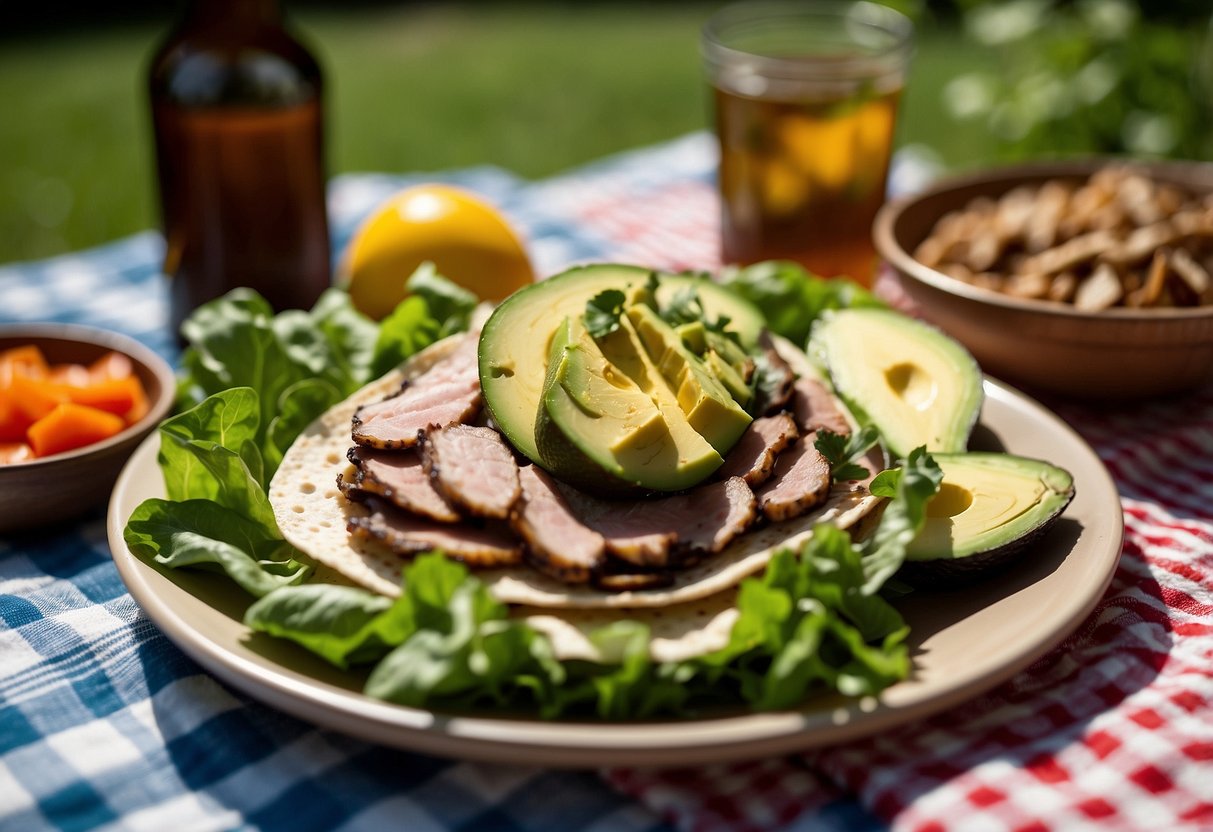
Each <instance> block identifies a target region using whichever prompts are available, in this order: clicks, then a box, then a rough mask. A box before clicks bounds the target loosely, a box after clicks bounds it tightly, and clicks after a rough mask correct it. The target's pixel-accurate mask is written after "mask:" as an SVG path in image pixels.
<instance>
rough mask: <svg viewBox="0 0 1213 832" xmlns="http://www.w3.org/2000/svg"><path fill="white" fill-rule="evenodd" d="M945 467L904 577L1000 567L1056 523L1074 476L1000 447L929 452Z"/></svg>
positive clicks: (945, 576) (954, 575)
mask: <svg viewBox="0 0 1213 832" xmlns="http://www.w3.org/2000/svg"><path fill="white" fill-rule="evenodd" d="M931 456H932V457H933V458H934V459H935V461H936V462H937V463H939V467H940V468H941V469H943V482H942V484H941V485H940V488H939V493H938V494H936V495H935V497H933V498H932V499H931V502H930V503H928V504H927V520H926V525H925V526H924V527H923V529H922V531H920V532H919V533H918V536H917V537H915V538H914V540H913V541H912V542H911V543H910V545H909V547H908V549H907V553H906V558H907V560H906V564H905V565H904V566H903V567H902V571H903V573H904V575H903V577H905V578H906V579H907V580H909V581H910V582H911V583H922V582H934V581H937V580H958V579H963V578H967V577H972V576H976V575H977V574H979V573H981V572H983V571H985V570H989V569H994V568H997V567H999V566H1002V565H1004V564H1006V563H1008V562H1010V561H1011V560H1013V558H1014V556H1015V555H1016V553H1018V552H1020V551H1021V550H1022V549H1023V548H1024V547H1025V546H1027V545H1028V544H1029V543H1031V542H1032V541H1033V540H1035V539H1036V538H1037V537H1039V536H1040V535H1042V534H1044V532H1045V531H1046V530H1047V529H1048V528H1049V527H1050V526H1051V525H1052V524H1053V522H1054V521H1056V520H1057V518H1058V517H1060V516H1061V513H1062V511H1064V510H1065V507H1066V506H1067V505H1069V503H1070V500H1071V499H1073V497H1074V478H1073V477H1072V476H1071V475H1070V474H1069V472H1068V471H1065V470H1064V469H1062V468H1058V467H1057V466H1055V465H1050V464H1049V463H1047V462H1042V461H1040V460H1037V459H1028V458H1026V457H1020V456H1012V455H1010V454H1000V453H967V454H945V453H934V454H932V455H931Z"/></svg>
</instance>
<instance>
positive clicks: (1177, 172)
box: [873, 159, 1213, 399]
mask: <svg viewBox="0 0 1213 832" xmlns="http://www.w3.org/2000/svg"><path fill="white" fill-rule="evenodd" d="M1117 161H1120V162H1123V161H1125V160H1114V159H1082V160H1068V161H1059V162H1049V163H1038V164H1030V165H1020V166H1015V167H1007V168H1000V169H996V170H992V171H986V172H983V173H977V174H973V175H969V176H962V177H957V178H953V179H948V180H946V181H944V182H941V183H940V184H938V185H936V186H934V187H932V188H931V189H929V190H927V191H925V192H923V193H920V194H917V195H915V196H912V197H909V198H906V199H901V200H897V201H894V202H891V203H889V204H888V205H886V206H885V207H884V208H883V209H882V210H881V212H880V214H879V215H878V216H877V217H876V223H875V226H874V227H873V236H874V237H875V241H876V249H877V251H879V253H880V255H881V257H883V258H884V260H885V262H886V263H887V264H888V265H889V266H890V267H891V268H892V270H893V272H894V273H895V274H896V276H897V277H898V278H899V279H900V284H901V289H902V291H903V292H904V293H905V294H906V295H907V296H908V297H909V299H910V300H911V301H912V302H913V304H914V305H915V306H916V307H917V311H918V312H919V313H920V314H921V315H922V316H923V317H924V318H926V319H927V320H929V321H931V322H932V323H934V324H936V325H937V326H939V327H940V328H941V329H943V330H944V331H945V332H947V333H949V334H950V335H952V336H953V337H954V338H956V339H957V340H958V341H960V342H961V343H962V344H964V345H965V346H966V347H967V348H968V349H969V351H970V352H971V353H973V356H974V357H975V358H976V359H977V361H978V363H979V364H981V366H982V369H983V370H985V371H986V372H987V373H989V374H990V375H993V376H997V377H998V378H1001V379H1004V380H1006V381H1010V382H1013V383H1016V384H1020V385H1022V386H1025V387H1031V388H1035V389H1038V390H1042V391H1048V392H1053V393H1061V394H1063V395H1066V396H1072V397H1076V398H1090V399H1097V398H1102V399H1129V398H1142V397H1147V396H1159V395H1165V394H1169V393H1177V392H1180V391H1183V390H1190V389H1192V388H1195V387H1199V386H1202V385H1204V384H1206V383H1208V382H1209V381H1210V380H1213V306H1203V307H1189V308H1173V309H1119V308H1118V309H1108V310H1104V311H1102V312H1083V311H1079V310H1077V309H1075V308H1074V307H1073V306H1071V305H1069V304H1063V303H1053V302H1049V301H1041V300H1030V299H1021V298H1015V297H1011V296H1009V295H1004V294H1001V293H999V292H995V291H993V290H990V289H984V288H980V287H977V286H972V285H970V284H968V283H965V282H964V281H961V280H957V279H956V278H953V277H949V276H948V275H946V274H943V273H942V272H939V271H936V270H935V269H932V268H929V267H927V266H924V265H923V264H922V263H919V262H918V261H917V260H915V259H914V257H913V255H912V254H911V252H913V251H914V250H915V249H916V248H917V247H918V244H919V243H921V242H922V241H923V240H924V239H925V238H926V237H927V235H928V234H930V233H931V229H932V228H933V227H934V225H935V223H936V221H937V220H939V219H940V218H941V217H943V216H944V215H945V214H947V213H948V212H949V211H953V210H957V209H962V208H964V207H965V206H966V205H968V204H969V202H970V201H971V200H973V199H974V198H976V197H979V196H987V197H991V198H997V197H999V196H1001V195H1002V194H1004V193H1006V192H1007V191H1010V190H1011V189H1013V188H1015V187H1017V186H1019V185H1034V184H1040V183H1042V182H1044V181H1045V180H1048V179H1056V178H1063V179H1072V180H1077V179H1086V178H1087V177H1089V176H1090V175H1091V174H1092V173H1094V172H1095V171H1097V170H1099V169H1100V168H1101V167H1104V166H1105V165H1107V164H1109V163H1112V162H1117ZM1133 165H1134V166H1135V167H1138V168H1141V169H1143V170H1144V171H1145V172H1146V173H1147V174H1148V175H1149V176H1151V177H1152V178H1154V179H1155V180H1156V181H1160V182H1168V183H1171V184H1174V185H1178V186H1180V187H1181V188H1183V189H1184V190H1185V191H1187V192H1190V193H1195V194H1202V193H1205V192H1208V191H1210V190H1213V165H1204V164H1199V163H1193V162H1136V161H1134V162H1133Z"/></svg>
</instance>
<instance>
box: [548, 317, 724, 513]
mask: <svg viewBox="0 0 1213 832" xmlns="http://www.w3.org/2000/svg"><path fill="white" fill-rule="evenodd" d="M621 324H622V325H621V327H620V328H619V329H618V330H617V331H615V332H613V333H611V335H609V336H607V337H606V338H604V339H602V343H601V345H600V344H599V342H596V341H595V340H594V338H593V337H591V336H590V334H589V332H588V331H587V330H586V328H585V323H584V319H583V318H582V317H581V316H580V315H578V316H569V317H567V318H565V319H564V321H563V322H562V323H561V325H560V327H559V328H558V329H557V331H556V335H555V337H554V338H553V340H552V347H551V350H550V354H549V361H548V368H549V369H548V373H547V377H546V380H545V383H544V390H543V413H542V414H541V415H540V416H539V418H538V421H537V426H538V431H537V434H538V445H539V453H540V457H541V458H542V464H543V466H544V467H545V468H547V469H548V470H549V471H551V472H552V473H553V474H555V475H556V476H558V477H560V478H562V479H564V480H566V481H569V482H573V483H575V484H578V485H581V486H582V487H586V488H590V489H592V490H595V491H604V490H605V491H617V490H620V489H621V488H623V487H627V486H633V487H637V488H641V489H647V490H652V491H681V490H682V489H684V488H690V487H691V486H692V485H694V484H696V483H698V482H700V481H702V480H704V479H706V478H707V477H708V476H709V475H710V474H711V473H712V472H713V471H715V470H716V469H717V468H718V467H719V466H720V465H721V463H722V462H723V461H724V459H723V457H722V456H721V455H720V454H719V453H717V452H716V450H715V449H713V447H712V446H711V445H710V444H708V442H707V440H705V439H704V438H703V437H702V436H700V434H699V433H698V432H696V430H695V429H694V428H693V427H692V426H691V423H690V422H689V421H688V420H687V417H686V416H685V414H684V413H683V412H682V410H681V409H680V408H679V407H678V403H677V401H676V400H675V399H674V397H673V394H672V393H671V392H670V390H669V389H668V388H667V387H666V385H665V383H664V382H663V380H662V379H661V378H660V377H658V375H657V370H656V368H655V367H653V366H652V364H651V363H649V362H648V360H647V356H646V355H645V354H644V348H643V347H642V346H641V345H640V341H639V338H638V337H637V335H636V332H635V330H634V329H633V328H632V327H631V326H630V323H629V322H628V321H626V320H624V321H621ZM604 473H605V475H606V476H607V478H608V479H607V480H605V481H604V478H603V477H604Z"/></svg>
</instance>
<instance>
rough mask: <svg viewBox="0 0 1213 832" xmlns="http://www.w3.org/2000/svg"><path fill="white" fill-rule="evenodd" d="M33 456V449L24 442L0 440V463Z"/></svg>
mask: <svg viewBox="0 0 1213 832" xmlns="http://www.w3.org/2000/svg"><path fill="white" fill-rule="evenodd" d="M33 458H34V450H33V448H31V447H30V446H29V445H26V444H25V443H24V442H0V465H5V464H7V463H9V462H25V461H26V460H27V459H33Z"/></svg>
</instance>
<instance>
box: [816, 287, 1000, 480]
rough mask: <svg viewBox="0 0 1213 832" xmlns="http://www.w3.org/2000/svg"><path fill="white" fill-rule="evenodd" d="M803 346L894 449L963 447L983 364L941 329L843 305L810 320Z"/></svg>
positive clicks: (977, 406) (899, 452)
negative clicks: (807, 346) (808, 337)
mask: <svg viewBox="0 0 1213 832" xmlns="http://www.w3.org/2000/svg"><path fill="white" fill-rule="evenodd" d="M809 348H810V352H811V353H812V355H813V357H814V358H815V359H816V360H817V361H819V362H820V363H821V364H823V365H824V366H825V367H826V369H827V371H828V372H829V374H830V378H831V380H832V381H833V383H834V388H835V389H836V390H837V391H838V394H839V395H840V396H841V397H842V399H843V401H844V402H846V404H847V406H848V407H849V408H850V409H851V412H852V413H854V414H855V416H856V418H858V419H859V420H860V422H862V423H864V424H868V423H870V424H874V425H876V427H877V428H879V429H880V433H881V435H882V436H883V437H884V440H885V444H886V445H887V446H888V448H889V450H890V451H892V452H893V454H894V455H895V456H897V457H900V458H902V459H904V458H905V457H906V456H908V455H909V453H910V451H912V450H914V448H917V447H918V446H920V445H926V448H927V450H928V451H932V452H935V451H940V452H943V453H953V452H957V451H963V450H965V448H966V447H968V443H969V433H970V432H971V431H972V430H973V425H974V424H975V423H976V422H977V416H978V413H979V412H980V411H981V403H982V398H983V395H984V394H983V391H982V386H981V370H980V369H979V368H978V366H977V362H976V361H974V360H973V357H972V356H971V355H969V353H968V352H967V351H966V350H965V348H964V347H962V346H961V345H960V344H958V343H957V342H956V341H953V340H952V339H951V338H949V337H948V336H946V335H944V334H943V333H942V332H940V331H939V330H937V329H935V328H934V327H932V326H929V325H927V324H924V323H922V322H921V321H916V320H914V319H913V318H907V317H905V316H904V315H901V314H899V313H897V312H892V311H890V310H886V309H842V310H837V311H834V312H829V313H826V314H825V315H823V316H822V318H820V319H819V320H818V321H817V322H816V323H814V325H813V332H812V336H811V338H810V341H809Z"/></svg>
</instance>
